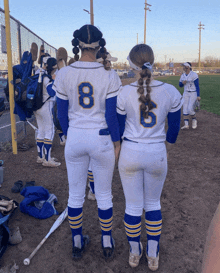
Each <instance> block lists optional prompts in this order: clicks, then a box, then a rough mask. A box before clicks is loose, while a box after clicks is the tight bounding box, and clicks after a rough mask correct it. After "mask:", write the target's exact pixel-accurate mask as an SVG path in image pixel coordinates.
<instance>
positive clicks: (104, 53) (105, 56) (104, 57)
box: [99, 38, 111, 70]
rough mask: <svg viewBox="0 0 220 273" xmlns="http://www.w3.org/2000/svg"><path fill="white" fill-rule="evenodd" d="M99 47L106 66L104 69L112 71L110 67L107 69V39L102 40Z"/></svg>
mask: <svg viewBox="0 0 220 273" xmlns="http://www.w3.org/2000/svg"><path fill="white" fill-rule="evenodd" d="M99 45H100V47H101V48H100V53H101V58H102V59H103V60H104V61H103V65H104V68H105V70H111V68H110V67H107V63H108V62H107V61H106V58H107V50H106V48H105V45H106V42H105V39H103V38H102V39H101V40H100V41H99Z"/></svg>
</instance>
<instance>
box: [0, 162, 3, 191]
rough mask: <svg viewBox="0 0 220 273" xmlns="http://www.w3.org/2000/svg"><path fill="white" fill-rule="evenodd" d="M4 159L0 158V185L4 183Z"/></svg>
mask: <svg viewBox="0 0 220 273" xmlns="http://www.w3.org/2000/svg"><path fill="white" fill-rule="evenodd" d="M3 163H4V162H3V160H0V187H1V186H2V183H3V167H2V166H3Z"/></svg>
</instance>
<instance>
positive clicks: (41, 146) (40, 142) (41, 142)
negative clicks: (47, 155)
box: [37, 138, 44, 158]
mask: <svg viewBox="0 0 220 273" xmlns="http://www.w3.org/2000/svg"><path fill="white" fill-rule="evenodd" d="M37 152H38V156H39V157H40V158H42V157H44V140H43V139H39V138H38V139H37Z"/></svg>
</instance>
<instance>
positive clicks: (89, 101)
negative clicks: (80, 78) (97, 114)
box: [78, 82, 94, 109]
mask: <svg viewBox="0 0 220 273" xmlns="http://www.w3.org/2000/svg"><path fill="white" fill-rule="evenodd" d="M78 93H79V105H80V106H82V107H83V108H85V109H88V108H92V107H93V106H94V97H93V86H92V85H91V83H89V82H82V83H81V84H80V85H79V86H78Z"/></svg>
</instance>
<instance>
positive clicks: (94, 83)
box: [54, 25, 120, 259]
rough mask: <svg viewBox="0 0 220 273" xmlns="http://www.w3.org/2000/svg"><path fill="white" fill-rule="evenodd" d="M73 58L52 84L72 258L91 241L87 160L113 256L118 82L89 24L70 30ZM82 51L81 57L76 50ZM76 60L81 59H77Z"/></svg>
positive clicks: (107, 250)
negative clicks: (62, 140)
mask: <svg viewBox="0 0 220 273" xmlns="http://www.w3.org/2000/svg"><path fill="white" fill-rule="evenodd" d="M72 45H73V46H74V48H73V53H74V54H75V60H76V62H74V63H72V64H71V65H70V66H67V67H63V68H61V69H60V71H59V73H58V75H57V77H56V79H55V82H54V89H55V90H56V93H57V109H58V119H59V121H60V125H61V127H62V130H63V133H64V134H65V135H67V140H66V145H65V160H66V166H67V174H68V182H69V199H68V218H69V223H70V228H71V231H72V241H73V252H72V255H73V258H74V259H77V258H81V257H82V253H83V251H84V249H85V247H86V245H87V244H88V243H89V237H88V236H87V235H85V236H83V235H82V222H83V220H82V219H83V203H84V199H85V189H86V182H87V171H88V168H89V162H91V168H92V171H93V176H94V181H95V193H96V200H97V204H98V215H99V222H100V226H101V231H102V236H101V242H102V248H103V254H104V257H105V258H110V257H112V256H113V252H114V246H115V243H114V239H113V238H112V234H111V230H112V220H113V211H112V192H111V184H112V177H113V171H114V165H115V159H117V157H118V154H119V151H120V134H119V125H118V120H117V113H116V101H117V94H118V91H119V88H120V81H119V79H118V75H117V73H116V72H115V71H113V70H111V69H109V68H108V67H106V62H105V61H104V65H103V64H100V63H97V62H96V54H97V52H98V50H99V49H100V47H101V49H100V50H101V53H102V58H103V59H104V60H105V59H106V49H105V47H104V46H105V40H104V39H103V38H102V33H101V32H100V31H99V30H98V29H97V28H96V27H95V26H93V25H85V26H83V27H81V28H80V29H79V30H76V31H75V32H74V39H73V40H72ZM79 49H80V50H81V58H80V59H79V56H78V53H79ZM78 59H79V60H78Z"/></svg>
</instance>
